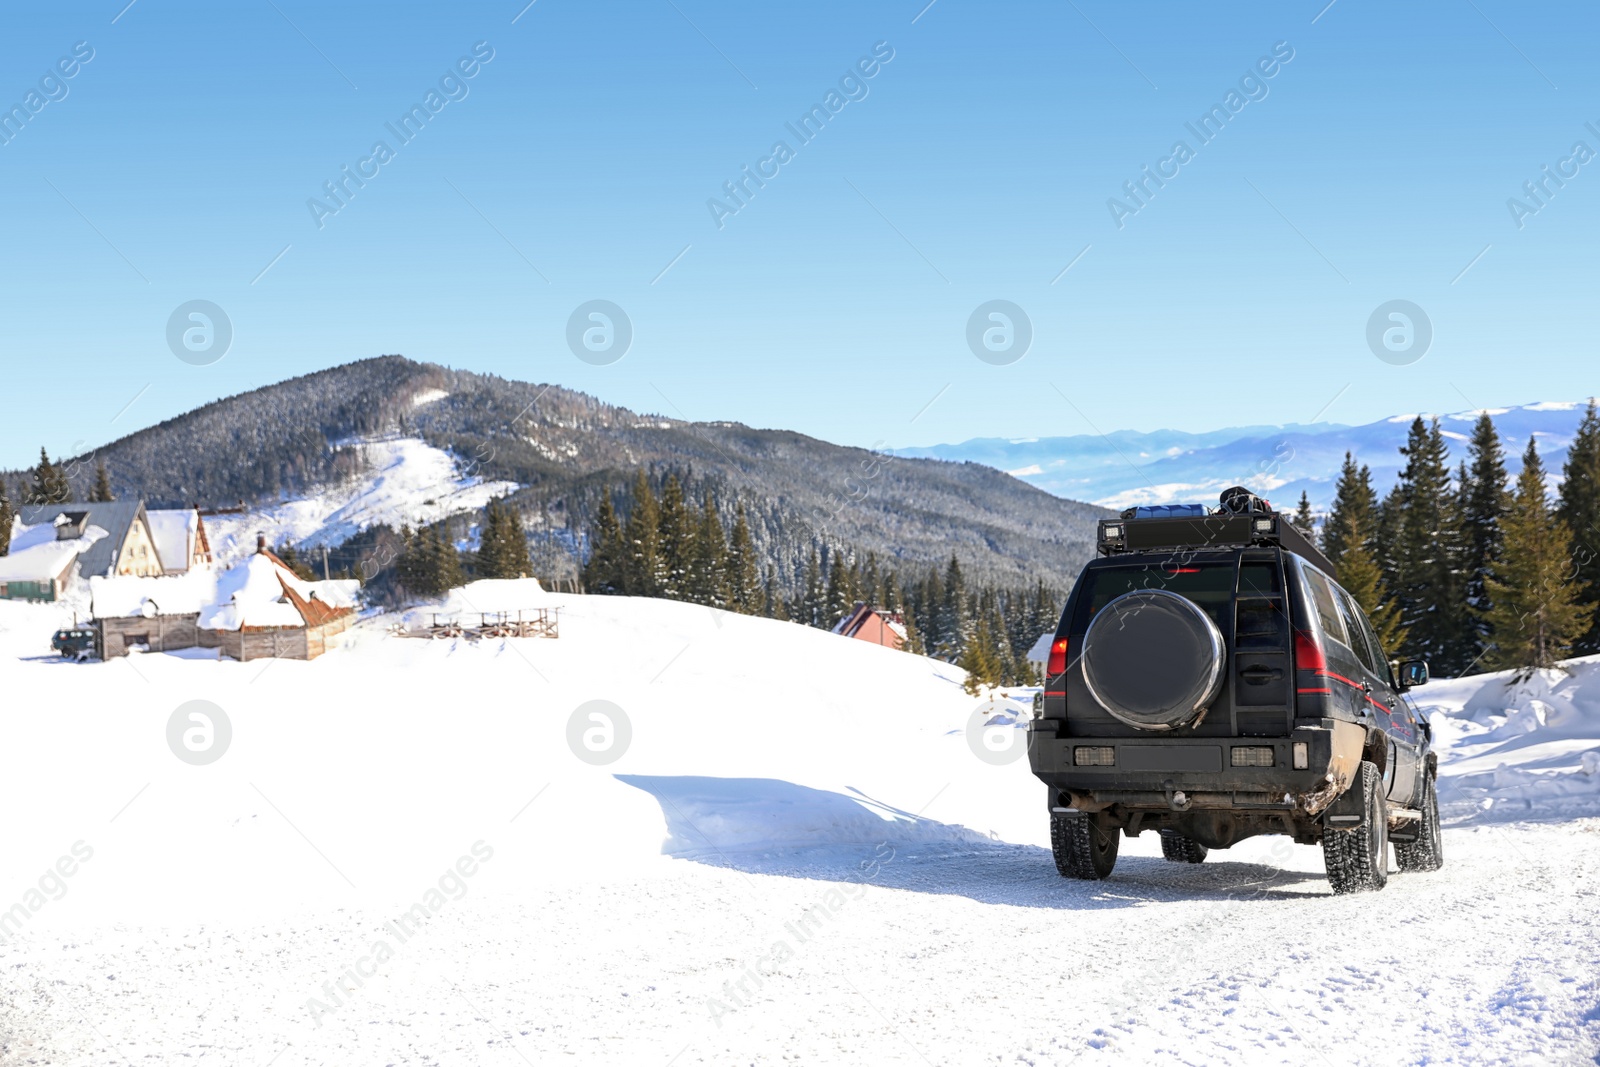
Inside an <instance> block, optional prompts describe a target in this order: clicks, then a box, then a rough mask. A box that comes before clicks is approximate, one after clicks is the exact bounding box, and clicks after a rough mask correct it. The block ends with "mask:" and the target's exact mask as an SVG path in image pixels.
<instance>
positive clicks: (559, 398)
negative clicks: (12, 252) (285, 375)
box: [5, 356, 1108, 586]
mask: <svg viewBox="0 0 1600 1067" xmlns="http://www.w3.org/2000/svg"><path fill="white" fill-rule="evenodd" d="M382 434H407V435H414V436H417V437H420V438H422V439H423V440H425V441H427V442H429V443H430V444H433V445H435V446H437V447H440V448H444V449H446V450H448V451H450V452H451V453H452V454H454V455H455V456H457V457H458V458H459V459H460V460H461V463H462V464H463V466H464V467H465V468H467V469H468V470H470V471H471V472H472V473H473V474H476V475H479V476H481V477H484V478H487V479H495V480H506V481H511V482H516V483H517V484H518V485H520V486H521V487H522V488H521V489H519V490H518V491H517V492H516V493H515V494H514V495H513V496H512V497H511V499H510V503H511V505H512V506H513V507H514V508H516V510H517V511H519V512H520V513H521V515H522V516H523V518H524V520H525V525H526V527H527V529H528V530H529V533H530V535H531V536H532V538H533V540H534V547H535V566H536V567H537V568H538V569H539V570H540V572H541V573H543V574H548V575H552V576H561V575H575V574H576V573H577V568H578V566H579V563H580V559H579V556H580V555H581V554H582V553H583V551H584V549H583V543H582V536H583V532H584V531H585V530H587V529H588V528H589V525H590V523H591V521H592V519H593V517H594V514H595V512H596V510H597V509H598V506H599V502H600V500H601V498H602V497H604V496H612V497H613V498H616V497H617V495H618V494H620V493H621V492H623V491H624V488H625V486H626V485H627V484H628V482H629V481H630V480H631V478H632V476H633V473H634V472H635V471H637V470H639V469H640V468H644V469H654V470H657V471H666V470H671V471H676V472H678V473H679V474H680V475H681V477H682V478H683V480H684V482H685V484H686V485H690V486H692V487H693V492H694V494H695V496H696V497H697V498H698V497H699V496H700V495H702V494H704V493H711V494H713V495H715V496H716V497H717V498H718V499H719V500H720V501H721V502H722V503H723V504H725V505H726V506H727V507H729V508H732V507H735V506H737V505H739V504H743V506H744V507H745V509H746V512H747V515H748V517H749V525H750V532H751V537H752V540H753V542H754V544H755V547H756V550H757V552H758V553H760V554H761V556H762V557H763V559H764V561H766V562H768V563H770V564H771V566H772V567H773V569H774V573H775V575H776V577H777V578H778V580H779V582H780V583H781V584H783V585H785V586H794V585H796V584H797V583H799V582H800V581H801V580H802V578H803V571H804V567H805V563H806V561H807V559H808V558H809V557H810V554H811V551H812V549H813V548H815V547H818V546H819V545H828V544H836V545H849V546H851V547H852V549H854V550H859V551H862V552H866V551H871V552H874V553H876V554H877V555H878V557H879V558H880V559H883V560H884V561H886V562H894V561H903V562H906V563H918V564H933V563H936V562H942V561H946V560H948V559H949V557H950V555H951V554H952V553H954V554H955V555H957V556H958V557H959V558H960V559H961V560H962V561H963V563H964V565H966V566H967V567H968V573H969V574H970V575H971V576H972V577H973V578H974V579H975V580H981V581H994V582H1000V583H1005V584H1011V585H1023V584H1028V583H1031V582H1033V581H1035V580H1037V579H1044V580H1046V581H1049V582H1051V583H1052V584H1057V585H1063V586H1064V585H1066V584H1068V583H1069V582H1070V580H1071V578H1072V576H1073V575H1074V574H1075V573H1076V571H1077V569H1078V568H1079V567H1080V566H1081V565H1082V564H1083V562H1084V561H1085V560H1087V559H1088V558H1089V555H1090V552H1091V542H1092V538H1093V531H1094V520H1095V519H1096V518H1097V517H1099V516H1101V515H1105V514H1108V512H1105V511H1104V510H1102V509H1099V508H1095V507H1093V506H1090V505H1087V504H1081V503H1078V502H1075V501H1068V500H1061V499H1059V498H1056V497H1053V496H1050V495H1049V494H1047V493H1045V492H1042V491H1040V490H1037V489H1034V488H1032V487H1030V486H1028V485H1025V484H1024V483H1022V482H1020V481H1018V480H1016V479H1014V478H1011V477H1009V476H1007V475H1005V474H1002V473H1001V472H999V471H996V470H993V469H992V468H989V467H985V466H982V465H979V464H975V463H947V462H942V461H937V460H928V459H905V458H899V457H895V456H891V455H887V454H883V453H877V452H871V451H867V450H864V449H859V448H846V447H841V446H838V445H832V444H829V443H827V442H824V441H819V440H816V439H815V438H811V437H807V436H805V435H803V434H799V433H794V432H790V431H786V430H760V429H753V428H751V427H748V426H743V425H741V424H738V423H733V422H716V423H691V422H685V421H682V420H680V419H673V418H667V417H663V416H659V415H653V414H639V413H635V412H632V411H629V410H627V409H624V408H619V407H614V406H611V405H608V404H604V403H601V402H600V401H598V400H596V399H594V398H593V397H590V396H587V395H584V394H582V393H577V392H573V391H571V390H567V389H563V388H561V387H559V386H554V385H543V384H535V383H528V382H515V381H508V380H506V379H503V378H499V377H495V376H491V375H481V374H473V373H469V372H465V371H456V370H450V369H448V368H444V367H439V366H435V365H432V364H422V363H416V362H413V361H411V360H408V359H405V358H403V357H400V356H381V357H378V358H374V359H368V360H362V361H359V362H356V363H351V364H347V365H344V366H340V367H335V368H333V369H330V370H327V371H321V372H318V373H316V374H310V375H306V376H304V377H301V378H295V379H292V380H290V381H286V382H282V383H279V384H277V385H271V386H266V387H264V388H261V389H257V390H254V391H252V392H249V393H244V394H241V395H239V396H234V397H229V398H227V399H224V400H218V401H216V402H214V403H211V404H208V405H206V406H204V407H202V408H199V409H197V410H195V411H193V412H190V413H188V414H186V415H182V416H179V417H178V418H175V419H170V420H168V421H166V422H164V423H161V424H160V425H157V426H152V427H150V428H148V429H145V430H141V431H139V432H137V433H134V434H131V435H129V436H128V437H125V438H122V439H120V440H118V441H114V442H112V443H111V444H109V445H106V446H104V447H103V448H100V449H98V450H97V451H96V452H95V453H94V454H92V455H87V456H82V457H70V458H69V461H68V462H66V463H64V464H63V467H64V468H65V469H66V470H67V471H68V474H69V477H70V480H71V482H72V489H73V495H75V496H79V497H83V496H87V495H88V494H89V493H90V492H91V489H92V483H93V480H94V476H95V471H96V468H97V466H98V464H99V463H101V462H103V463H104V464H105V467H106V469H107V472H108V474H109V479H110V486H111V491H112V492H113V493H114V494H115V495H116V496H118V497H133V496H137V497H142V498H144V499H146V500H147V501H149V502H150V504H151V505H152V506H160V505H164V506H181V505H185V504H191V503H198V504H200V505H202V506H227V505H233V504H235V503H237V502H238V501H239V500H241V499H242V500H244V501H245V502H247V503H248V504H252V505H259V504H263V503H271V502H276V501H278V500H282V499H287V498H293V497H295V496H298V495H302V494H305V493H307V492H308V491H310V490H312V489H313V488H315V487H317V486H319V485H323V484H327V483H330V482H336V481H338V480H339V479H345V478H350V477H353V476H355V475H356V474H358V473H360V466H361V464H362V462H363V460H362V453H361V450H360V449H354V448H348V447H345V448H341V447H339V446H340V444H341V443H344V442H348V441H350V440H351V439H354V438H357V437H362V436H369V437H370V436H375V435H382ZM24 474H25V472H10V473H8V474H7V475H5V480H6V482H7V484H8V486H10V487H12V488H13V491H14V492H13V495H14V496H16V497H21V496H23V495H25V493H26V488H25V487H24V486H22V485H21V484H20V483H21V482H22V481H23V480H24ZM470 522H476V517H475V516H474V517H472V519H471V520H470ZM469 524H470V523H469V522H468V521H466V520H463V521H461V522H458V523H455V524H453V526H454V527H455V528H454V529H453V532H454V533H455V534H456V535H457V536H461V535H463V534H464V533H465V528H466V526H467V525H469Z"/></svg>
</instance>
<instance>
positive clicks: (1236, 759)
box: [1233, 745, 1273, 767]
mask: <svg viewBox="0 0 1600 1067" xmlns="http://www.w3.org/2000/svg"><path fill="white" fill-rule="evenodd" d="M1233 765H1234V766H1235V767H1271V766H1272V765H1273V759H1272V746H1271V745H1235V746H1234V749H1233Z"/></svg>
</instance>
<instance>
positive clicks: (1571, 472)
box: [1556, 400, 1600, 656]
mask: <svg viewBox="0 0 1600 1067" xmlns="http://www.w3.org/2000/svg"><path fill="white" fill-rule="evenodd" d="M1562 475H1563V478H1562V482H1561V491H1560V503H1559V504H1558V506H1557V508H1556V513H1557V514H1558V515H1559V516H1560V517H1561V521H1562V523H1563V524H1564V525H1565V526H1566V528H1567V529H1568V530H1569V531H1570V532H1571V534H1572V564H1573V570H1574V572H1575V573H1576V575H1577V580H1578V582H1579V584H1580V588H1581V590H1582V591H1581V593H1580V597H1581V602H1582V603H1583V604H1584V607H1585V609H1586V610H1587V611H1588V615H1589V620H1590V623H1591V625H1590V628H1589V631H1588V633H1586V634H1584V635H1583V636H1582V637H1580V638H1579V639H1578V640H1577V641H1575V642H1574V643H1573V646H1572V651H1573V653H1574V654H1575V655H1579V656H1587V655H1592V654H1593V653H1596V652H1600V414H1597V413H1596V411H1595V402H1594V401H1593V400H1590V401H1589V407H1588V410H1586V411H1585V412H1584V414H1583V421H1582V422H1581V423H1579V424H1578V432H1577V434H1576V436H1574V437H1573V439H1572V445H1571V447H1569V448H1568V449H1567V462H1566V465H1565V466H1564V467H1563V468H1562Z"/></svg>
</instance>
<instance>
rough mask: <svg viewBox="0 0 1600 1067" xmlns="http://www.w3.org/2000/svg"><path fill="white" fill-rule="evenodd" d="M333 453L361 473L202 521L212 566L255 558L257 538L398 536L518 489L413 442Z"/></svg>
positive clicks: (334, 540) (357, 445)
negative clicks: (374, 530) (389, 531)
mask: <svg viewBox="0 0 1600 1067" xmlns="http://www.w3.org/2000/svg"><path fill="white" fill-rule="evenodd" d="M337 447H338V448H340V449H343V450H350V451H354V452H357V453H358V454H359V455H360V457H361V458H360V461H359V466H358V467H357V468H356V469H357V470H359V472H360V473H358V474H354V475H352V476H350V477H348V478H347V479H345V480H343V481H341V482H339V483H336V484H334V485H332V486H327V487H324V488H322V489H320V490H317V491H313V492H311V493H310V494H309V495H307V496H304V497H300V498H299V499H296V500H289V501H284V502H268V503H265V504H262V505H260V506H258V507H255V508H251V509H249V510H247V511H246V512H244V513H242V514H223V515H213V516H211V517H210V518H208V519H206V528H207V531H208V535H207V536H208V537H209V539H210V542H211V548H212V552H213V553H214V554H215V555H216V557H217V559H218V560H219V561H222V562H231V561H233V560H234V559H237V558H238V557H239V556H240V555H242V554H245V553H249V552H254V551H255V548H256V534H257V533H264V534H266V536H267V541H268V543H269V544H273V545H278V544H285V543H287V544H293V545H295V546H297V547H302V548H320V547H322V546H327V547H329V548H333V547H337V546H338V545H340V544H342V543H344V542H345V541H347V540H349V539H350V538H351V537H354V536H355V535H356V534H357V533H360V532H361V531H362V530H366V529H369V528H371V527H373V526H378V525H387V526H389V527H391V528H393V529H396V530H398V529H399V528H400V527H401V526H402V525H403V524H409V525H412V526H417V525H422V524H426V523H430V522H437V521H438V520H440V519H443V518H446V517H448V516H450V515H455V514H458V513H461V512H465V511H475V510H477V509H479V508H482V507H484V506H485V505H486V504H488V503H489V501H490V500H493V499H495V498H496V497H501V496H505V495H508V494H510V493H514V492H516V491H517V489H518V488H520V487H519V486H518V485H517V483H516V482H509V481H487V480H485V479H483V478H480V477H477V476H475V475H471V474H467V473H464V471H463V470H462V468H463V464H462V463H460V462H459V461H458V460H457V459H456V458H455V457H453V456H451V455H450V454H449V453H447V452H445V451H443V450H442V449H438V448H434V447H433V446H432V445H429V444H428V443H427V442H425V441H420V440H418V439H416V438H414V437H387V438H380V439H376V440H360V439H357V440H354V441H347V442H342V443H341V444H339V445H338V446H337Z"/></svg>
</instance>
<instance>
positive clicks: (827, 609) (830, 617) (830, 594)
mask: <svg viewBox="0 0 1600 1067" xmlns="http://www.w3.org/2000/svg"><path fill="white" fill-rule="evenodd" d="M828 555H829V557H830V559H829V562H828V586H827V589H826V590H825V591H824V592H823V604H822V621H821V622H820V623H818V625H819V626H821V627H822V628H823V629H825V630H831V629H833V628H834V627H835V626H837V625H838V624H839V621H840V620H841V619H843V618H844V617H845V616H846V615H848V614H850V609H851V608H852V607H854V606H855V603H854V601H852V600H851V599H850V583H849V579H848V578H847V577H846V576H845V569H844V554H843V553H841V552H839V551H838V550H837V549H835V550H834V551H832V552H829V553H828Z"/></svg>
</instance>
